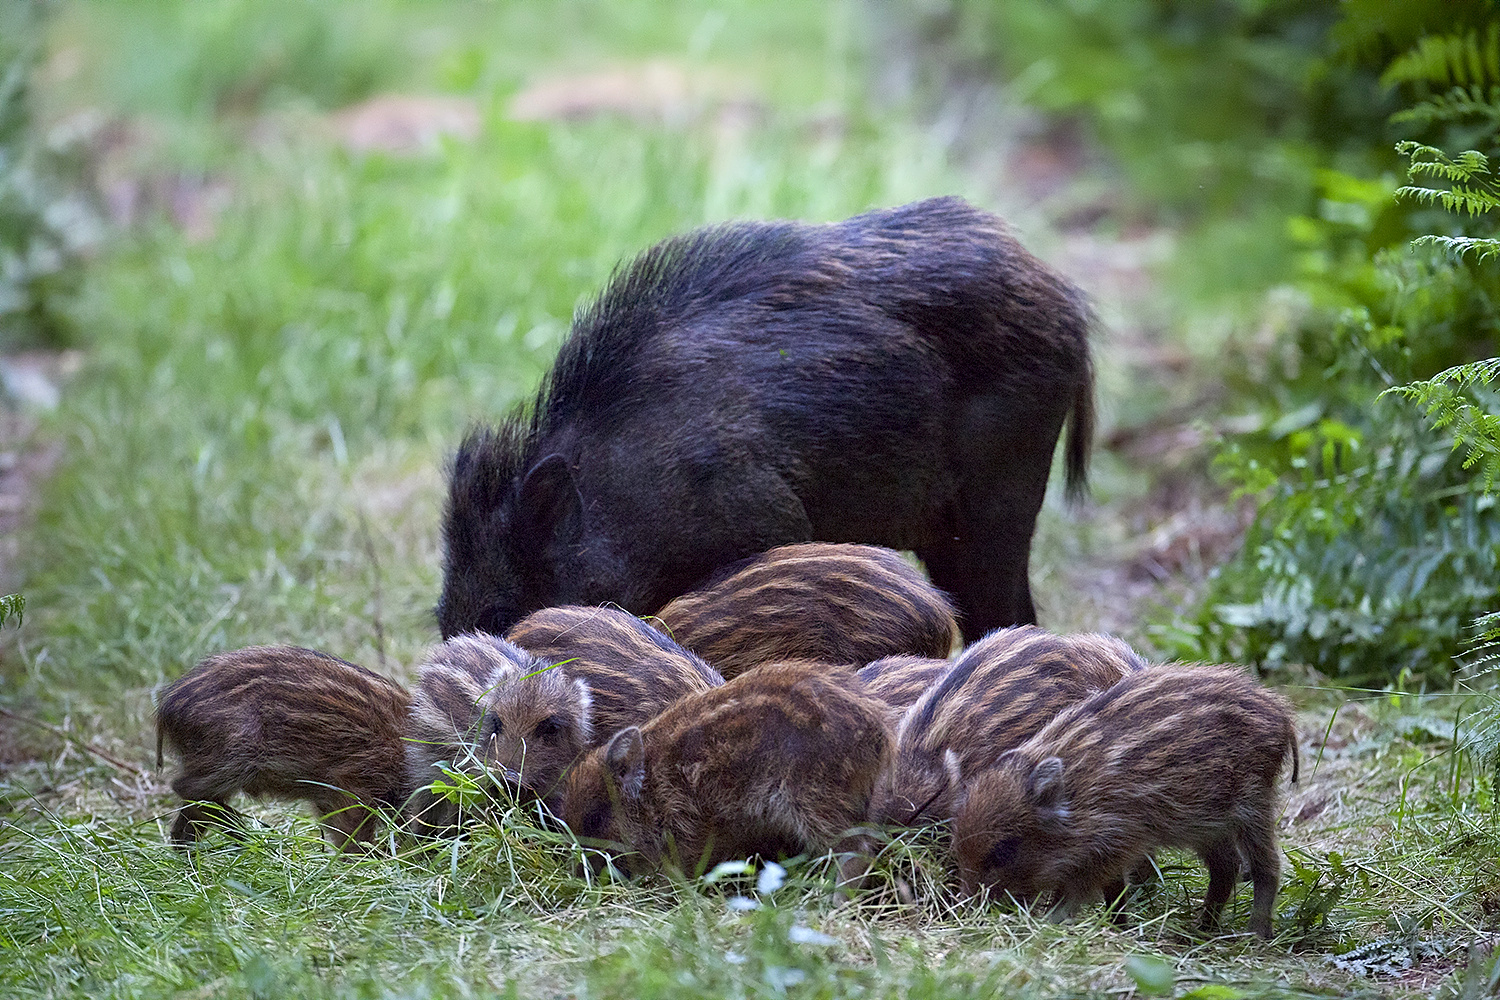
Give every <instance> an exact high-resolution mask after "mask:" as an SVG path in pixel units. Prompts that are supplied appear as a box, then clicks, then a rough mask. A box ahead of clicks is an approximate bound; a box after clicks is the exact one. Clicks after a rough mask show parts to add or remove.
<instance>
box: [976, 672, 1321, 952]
mask: <svg viewBox="0 0 1500 1000" xmlns="http://www.w3.org/2000/svg"><path fill="white" fill-rule="evenodd" d="M1288 756H1291V757H1292V761H1293V766H1292V780H1293V781H1296V780H1297V767H1296V759H1297V742H1296V732H1295V729H1294V728H1293V724H1292V711H1291V706H1290V705H1289V704H1287V701H1286V699H1285V698H1283V697H1281V696H1280V695H1279V694H1276V693H1274V692H1272V691H1268V690H1267V689H1266V688H1264V687H1262V686H1261V685H1260V684H1259V683H1257V682H1256V681H1255V680H1253V679H1252V678H1250V677H1248V676H1246V675H1245V674H1244V673H1242V672H1241V671H1239V670H1236V669H1234V668H1231V667H1211V666H1191V665H1181V664H1169V665H1166V666H1160V667H1153V668H1151V669H1150V670H1146V671H1142V672H1140V673H1136V674H1132V675H1130V676H1128V677H1126V678H1124V679H1122V680H1121V681H1120V682H1119V683H1118V684H1116V685H1115V686H1114V687H1112V688H1110V689H1109V690H1107V691H1104V692H1101V693H1099V694H1096V695H1093V696H1092V697H1090V698H1088V699H1087V700H1085V701H1083V702H1080V703H1079V704H1077V705H1075V706H1073V707H1072V708H1070V709H1068V710H1067V711H1065V712H1063V713H1062V714H1061V715H1059V716H1057V718H1055V719H1053V720H1052V721H1051V722H1050V723H1048V725H1047V726H1046V727H1045V728H1044V729H1042V731H1041V732H1039V733H1037V734H1036V735H1035V736H1034V737H1032V738H1031V739H1030V740H1028V741H1027V742H1026V743H1024V744H1022V745H1021V746H1020V747H1018V748H1017V749H1016V750H1014V751H1013V752H1011V753H1008V754H1005V755H1004V756H1003V757H1001V758H1000V760H999V762H998V763H997V764H995V765H994V766H992V767H990V768H987V769H983V770H980V771H978V773H976V774H972V775H971V773H970V772H968V771H965V772H964V775H963V780H964V785H965V799H964V801H963V802H962V803H961V805H960V807H959V809H958V813H957V816H956V817H955V820H954V843H955V847H956V850H957V853H958V863H959V872H960V875H961V878H962V880H963V883H964V886H965V888H966V890H967V891H969V892H974V891H977V890H978V889H979V888H981V887H986V888H988V889H989V890H990V891H991V892H996V893H1000V892H1009V893H1011V894H1012V895H1013V896H1015V897H1016V898H1018V899H1021V900H1028V899H1031V898H1033V897H1035V896H1036V895H1038V894H1040V893H1043V892H1046V891H1049V890H1050V891H1053V892H1055V893H1056V894H1057V896H1058V905H1059V906H1060V908H1061V909H1062V911H1063V912H1071V911H1072V910H1073V909H1076V907H1077V906H1079V905H1080V904H1082V903H1084V902H1086V901H1088V900H1089V899H1091V898H1096V897H1097V896H1098V895H1099V894H1100V892H1101V891H1103V893H1104V894H1105V896H1106V897H1110V898H1112V897H1114V896H1116V895H1118V894H1119V892H1120V891H1121V888H1122V883H1123V878H1124V875H1125V873H1126V872H1127V871H1129V870H1130V868H1131V867H1132V866H1133V865H1134V864H1136V863H1137V861H1138V859H1139V858H1141V857H1142V856H1143V855H1144V854H1145V853H1146V852H1148V851H1150V850H1152V849H1154V848H1157V847H1187V848H1192V849H1193V850H1195V851H1197V852H1198V853H1199V855H1201V856H1202V858H1203V861H1204V863H1205V864H1206V865H1207V866H1208V871H1209V882H1208V893H1207V896H1206V899H1205V901H1204V906H1203V918H1202V924H1203V927H1204V928H1205V929H1209V928H1212V927H1213V926H1215V925H1216V924H1217V922H1218V919H1219V915H1220V913H1221V912H1222V911H1223V909H1224V904H1225V902H1227V901H1228V899H1229V896H1230V894H1231V893H1232V892H1233V890H1234V882H1235V878H1236V877H1237V875H1238V873H1239V867H1240V855H1241V852H1243V854H1244V857H1245V859H1246V861H1247V862H1248V863H1249V869H1250V878H1251V880H1252V882H1254V885H1255V901H1254V903H1253V905H1252V907H1251V914H1250V927H1251V929H1252V930H1254V931H1255V932H1256V933H1257V934H1259V935H1260V936H1261V937H1269V936H1270V934H1271V911H1272V907H1273V906H1274V904H1275V901H1276V891H1277V888H1278V886H1279V882H1280V877H1281V858H1280V855H1279V854H1278V852H1277V847H1276V809H1277V787H1276V786H1277V783H1278V779H1279V777H1280V774H1281V768H1282V765H1283V764H1284V763H1285V761H1286V759H1287V757H1288Z"/></svg>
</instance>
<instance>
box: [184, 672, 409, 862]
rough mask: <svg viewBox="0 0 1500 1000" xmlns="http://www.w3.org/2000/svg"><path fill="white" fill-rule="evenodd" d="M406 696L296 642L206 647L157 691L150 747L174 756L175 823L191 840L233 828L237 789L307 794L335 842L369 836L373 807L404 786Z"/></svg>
mask: <svg viewBox="0 0 1500 1000" xmlns="http://www.w3.org/2000/svg"><path fill="white" fill-rule="evenodd" d="M410 700H411V697H410V695H409V694H407V692H406V691H405V689H403V688H402V687H400V686H399V685H397V684H395V683H394V682H392V681H389V680H387V679H386V678H384V677H382V676H380V675H379V674H376V673H373V672H371V671H369V670H366V669H364V668H363V667H359V666H355V665H354V664H352V663H346V662H345V661H343V660H340V659H338V658H336V657H333V656H329V655H328V654H326V653H320V652H318V651H316V650H312V649H301V648H298V647H295V646H251V647H248V648H246V649H237V650H234V651H233V652H228V653H219V654H217V655H215V656H210V657H208V658H207V659H205V660H204V661H203V662H201V663H199V664H198V665H197V666H196V667H194V668H193V669H192V670H190V671H189V672H188V673H187V674H186V675H184V676H183V677H182V678H181V679H179V680H178V681H176V682H175V683H173V684H172V685H171V686H170V687H168V688H167V689H166V690H165V691H163V692H162V695H161V700H160V702H159V704H158V706H157V711H156V755H157V765H158V766H160V765H161V759H162V745H163V743H167V744H170V745H171V746H172V747H173V748H174V749H175V750H176V751H177V753H178V754H179V755H180V757H181V759H182V772H181V774H179V775H178V776H177V778H175V779H174V780H173V782H172V788H173V790H174V791H176V792H177V794H178V795H180V796H182V798H183V799H185V800H187V801H188V804H187V805H185V806H183V807H182V809H181V810H180V811H179V812H178V814H177V820H176V822H175V823H173V825H172V840H173V841H174V842H175V843H177V844H187V843H190V842H192V841H194V840H197V839H198V838H199V837H200V836H202V835H203V834H204V833H205V832H207V830H208V829H209V828H210V827H211V826H213V825H216V824H218V825H226V826H230V827H231V828H232V824H234V823H236V822H237V821H238V819H239V818H240V814H239V813H238V812H237V811H236V810H234V809H232V808H231V807H230V806H229V800H230V799H231V798H232V797H233V796H234V795H235V794H236V793H237V792H245V793H247V794H249V795H253V796H272V797H275V798H282V799H307V800H308V801H310V802H312V804H313V806H314V808H315V809H316V810H317V811H318V813H319V815H320V816H321V817H322V822H323V828H324V831H325V833H326V834H327V836H328V838H329V839H330V840H331V841H332V842H333V844H334V846H336V847H340V848H342V849H345V850H348V849H350V848H352V847H353V846H354V845H355V843H356V842H363V843H366V844H368V843H373V841H374V837H375V834H374V831H375V828H376V825H377V824H376V823H375V821H374V814H373V813H372V810H373V809H375V808H377V807H386V808H390V809H399V808H401V806H402V804H403V803H404V801H405V799H406V795H407V790H408V785H407V782H406V771H405V767H404V762H403V744H402V735H403V732H404V729H405V723H406V713H407V706H408V704H409V703H410Z"/></svg>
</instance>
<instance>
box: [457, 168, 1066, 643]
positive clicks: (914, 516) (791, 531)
mask: <svg viewBox="0 0 1500 1000" xmlns="http://www.w3.org/2000/svg"><path fill="white" fill-rule="evenodd" d="M1090 323H1091V320H1090V314H1089V309H1088V307H1087V305H1086V303H1085V301H1084V297H1083V296H1082V295H1081V294H1080V293H1079V292H1078V291H1077V290H1076V289H1075V288H1073V287H1072V286H1070V285H1069V284H1068V283H1067V282H1066V281H1065V280H1063V279H1062V278H1061V277H1059V276H1058V275H1057V274H1056V273H1054V272H1053V271H1051V270H1050V269H1049V268H1047V267H1046V266H1045V265H1044V264H1042V263H1041V262H1040V261H1038V260H1037V259H1036V258H1035V257H1033V256H1032V255H1031V254H1030V253H1028V252H1027V251H1026V250H1025V249H1024V248H1023V247H1022V246H1021V245H1020V244H1019V243H1018V242H1016V240H1015V239H1014V238H1013V237H1011V236H1010V235H1009V233H1008V232H1007V231H1006V229H1005V225H1004V223H1003V222H1002V221H1001V220H1000V219H998V218H997V217H995V216H994V215H991V214H989V213H987V212H983V211H980V210H978V209H976V208H974V207H973V206H971V205H968V204H965V203H964V202H963V201H961V200H959V199H957V198H934V199H930V200H927V201H920V202H916V203H914V204H911V205H905V206H902V207H900V208H892V209H882V210H879V211H873V212H867V213H865V214H863V215H859V216H855V217H854V218H852V219H848V220H847V221H844V222H839V223H834V224H829V225H805V224H801V223H796V222H735V223H727V224H724V225H719V226H714V227H711V228H707V229H702V230H698V231H697V232H693V233H689V234H686V235H683V236H677V237H673V238H671V239H668V240H666V241H664V242H663V243H660V244H658V245H657V246H655V247H653V248H651V249H650V250H647V251H646V252H645V253H643V254H641V255H640V256H639V257H638V258H636V259H635V260H634V261H632V262H631V263H629V264H627V265H625V266H624V267H623V268H621V269H620V270H619V271H618V272H617V273H616V274H615V276H614V277H613V278H612V279H611V281H610V282H609V284H608V286H607V287H606V288H605V289H604V291H603V292H602V293H601V294H600V296H599V298H598V299H597V300H596V301H595V302H594V303H593V304H592V305H591V306H589V307H587V308H585V309H583V310H581V311H580V312H579V313H578V315H577V316H576V317H575V319H574V322H573V329H572V332H571V333H570V335H569V336H568V339H567V340H566V341H565V342H564V344H563V345H562V348H561V349H560V350H559V352H558V356H557V360H556V362H555V363H554V364H553V367H552V370H551V372H550V373H549V374H548V375H547V377H546V379H545V381H544V382H543V385H542V387H541V389H540V390H539V392H538V394H537V396H536V398H535V400H534V401H532V402H531V403H529V404H528V405H526V406H524V407H521V408H520V409H518V410H517V411H515V412H514V413H513V414H512V415H511V416H510V418H509V419H508V420H507V421H506V422H504V423H503V424H502V425H501V426H499V427H498V428H476V429H474V430H472V431H471V432H470V433H469V434H468V436H467V437H466V438H465V439H464V441H463V443H462V444H461V445H460V446H459V448H458V451H457V454H456V455H455V457H454V459H453V463H452V467H451V471H450V475H449V493H448V502H447V508H446V510H445V513H444V517H443V540H444V573H443V589H442V596H441V598H440V600H439V603H438V607H437V617H438V625H439V627H440V628H441V629H442V633H443V635H444V636H452V635H456V634H458V633H460V632H465V631H469V630H482V631H486V632H492V633H495V634H503V633H504V632H505V631H507V630H508V629H509V628H510V627H511V626H512V625H513V624H515V623H516V622H517V621H519V620H520V619H521V618H522V617H523V616H524V615H526V614H528V613H529V612H531V611H534V610H537V609H539V608H544V607H549V606H553V605H562V604H583V605H597V604H604V603H608V602H614V603H617V604H619V605H620V606H621V607H622V608H624V609H625V610H626V611H629V612H631V613H632V614H647V613H650V612H655V611H657V610H658V609H659V608H661V607H662V606H664V605H665V604H666V603H667V602H668V601H670V600H671V599H672V598H674V597H677V596H679V595H680V594H683V593H685V592H686V591H687V590H688V589H689V588H690V587H691V586H693V585H694V584H695V583H696V582H697V581H698V580H701V579H703V578H704V577H706V576H708V574H710V573H711V572H713V571H714V570H715V569H717V568H718V567H720V566H725V565H727V564H729V563H732V562H734V561H735V560H736V559H742V558H744V557H746V556H749V555H753V554H754V553H757V552H763V551H765V550H766V549H769V548H772V547H774V546H777V545H785V544H788V543H792V542H807V541H814V540H818V541H831V542H853V541H860V542H870V543H875V544H879V545H886V546H889V547H891V548H895V549H912V550H915V551H916V553H917V555H919V556H920V557H921V558H922V561H923V562H924V563H925V564H926V566H927V569H928V571H929V572H930V573H931V574H932V578H933V581H934V582H935V583H936V584H937V586H938V587H940V588H941V589H943V590H944V591H946V592H948V593H949V594H951V595H953V598H954V600H955V601H956V603H957V605H958V608H959V610H960V612H961V613H962V621H963V628H964V632H965V635H967V636H969V637H973V636H978V635H980V634H982V633H984V632H986V631H988V630H989V629H992V628H995V627H997V626H1002V625H1013V624H1018V623H1029V622H1033V621H1035V620H1036V612H1035V609H1034V608H1033V606H1032V600H1031V591H1030V587H1029V584H1028V581H1027V560H1028V557H1029V552H1030V546H1031V536H1032V532H1033V529H1034V528H1035V525H1036V516H1037V512H1038V510H1039V509H1040V508H1041V504H1042V499H1043V496H1044V494H1045V493H1046V488H1047V477H1048V474H1049V472H1050V470H1051V465H1052V455H1053V452H1054V450H1055V447H1056V444H1057V440H1058V437H1059V436H1060V434H1061V432H1062V429H1063V426H1064V424H1065V423H1067V424H1069V425H1070V429H1069V434H1068V443H1067V447H1066V468H1067V475H1068V481H1069V484H1070V486H1071V487H1073V488H1075V489H1081V488H1082V485H1083V481H1084V477H1085V469H1086V465H1087V458H1088V450H1089V438H1090V435H1091V428H1092V424H1093V369H1092V363H1091V361H1090V357H1089V345H1088V332H1089V327H1090ZM710 662H712V660H710ZM720 669H722V667H721V668H720Z"/></svg>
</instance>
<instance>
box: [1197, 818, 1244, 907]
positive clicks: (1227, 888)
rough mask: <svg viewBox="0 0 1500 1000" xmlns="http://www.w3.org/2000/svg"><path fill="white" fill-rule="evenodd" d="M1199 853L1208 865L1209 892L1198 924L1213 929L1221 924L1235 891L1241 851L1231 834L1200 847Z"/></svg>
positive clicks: (1204, 900)
mask: <svg viewBox="0 0 1500 1000" xmlns="http://www.w3.org/2000/svg"><path fill="white" fill-rule="evenodd" d="M1198 853H1199V854H1201V855H1202V856H1203V863H1204V864H1205V865H1207V866H1208V893H1207V895H1206V896H1205V897H1204V899H1203V919H1202V920H1200V921H1199V923H1198V926H1199V927H1200V928H1202V929H1203V930H1205V931H1211V930H1213V929H1214V928H1215V927H1217V926H1218V925H1219V916H1220V914H1222V913H1223V912H1224V904H1225V903H1227V902H1229V897H1230V895H1231V894H1232V893H1233V892H1234V883H1235V880H1236V879H1237V878H1238V877H1239V873H1240V852H1239V851H1238V850H1237V849H1236V848H1235V846H1234V837H1232V836H1230V837H1224V838H1223V839H1221V840H1216V841H1214V842H1213V843H1212V844H1207V845H1205V846H1203V847H1201V848H1199V849H1198Z"/></svg>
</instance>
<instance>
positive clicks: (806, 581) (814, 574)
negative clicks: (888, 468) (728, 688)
mask: <svg viewBox="0 0 1500 1000" xmlns="http://www.w3.org/2000/svg"><path fill="white" fill-rule="evenodd" d="M649 620H650V621H652V622H653V623H655V624H656V625H657V626H658V627H659V628H661V629H662V630H663V631H664V632H666V633H667V634H668V635H670V636H671V637H672V638H673V639H675V640H676V641H677V642H678V643H680V644H682V645H683V646H686V647H687V648H688V649H691V650H692V651H693V652H695V653H697V654H698V655H699V656H701V657H703V658H704V659H706V660H707V661H708V662H709V663H712V664H713V665H714V666H715V667H717V668H718V670H719V672H720V673H721V674H723V675H724V676H725V677H733V676H735V675H736V674H739V673H743V672H744V671H746V670H749V669H750V668H751V667H754V666H757V665H759V664H762V663H775V662H778V661H784V660H816V661H819V662H822V663H847V664H857V663H869V662H870V661H872V660H878V659H880V658H881V657H883V656H892V655H895V654H898V653H909V654H912V655H915V656H930V657H945V656H947V655H948V653H949V651H950V650H952V648H953V644H954V642H955V641H956V640H957V639H958V625H957V623H955V622H954V620H953V606H952V605H951V604H950V603H949V602H948V599H947V598H946V597H945V596H943V594H942V592H941V591H939V590H938V589H937V588H935V587H934V586H933V585H932V584H930V583H928V582H927V579H926V578H925V577H924V576H923V575H922V573H921V572H920V571H919V570H917V569H916V568H915V567H913V566H912V565H911V564H910V563H908V562H907V561H906V560H905V559H903V558H901V555H900V554H899V553H897V552H893V551H891V550H890V549H883V548H880V547H879V546H876V545H830V544H824V543H806V544H800V545H781V546H778V547H776V548H774V549H771V550H770V551H768V552H762V553H761V554H760V555H756V556H751V557H750V558H748V559H744V560H741V561H739V562H737V563H732V564H730V565H729V566H726V567H724V568H723V569H721V570H719V571H718V572H716V573H714V574H713V575H712V577H710V579H709V580H707V581H705V582H704V583H703V584H702V585H700V586H698V587H697V588H695V589H693V590H692V591H689V592H688V593H686V594H684V595H683V596H681V597H679V598H676V599H675V600H673V601H672V602H671V603H669V604H668V605H667V606H666V607H664V608H662V609H661V610H660V611H658V612H657V613H656V614H655V615H654V616H652V618H651V619H649Z"/></svg>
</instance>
